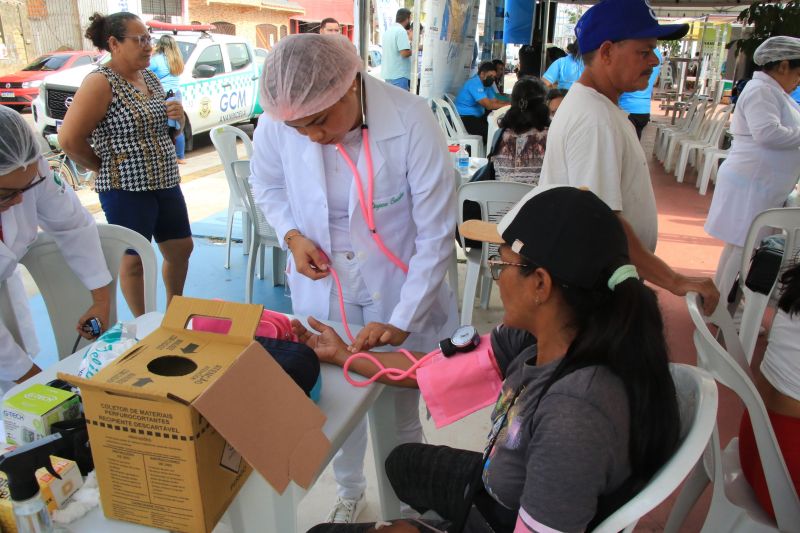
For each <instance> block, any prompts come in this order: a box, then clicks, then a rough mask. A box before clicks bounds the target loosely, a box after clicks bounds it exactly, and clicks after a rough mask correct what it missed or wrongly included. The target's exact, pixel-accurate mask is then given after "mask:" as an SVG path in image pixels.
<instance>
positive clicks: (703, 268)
mask: <svg viewBox="0 0 800 533" xmlns="http://www.w3.org/2000/svg"><path fill="white" fill-rule="evenodd" d="M654 107H656V106H655V105H654ZM654 118H655V119H656V120H661V119H662V118H661V117H659V116H656V115H655V113H654ZM245 129H246V130H247V131H248V133H252V127H249V126H247V127H245ZM652 143H653V128H652V127H649V128H648V129H647V130H646V131H645V135H644V139H643V145H644V147H645V151H646V153H647V154H648V157H649V154H650V153H651V151H652ZM195 146H196V147H197V148H196V150H195V151H194V152H192V153H191V154H190V156H189V162H188V164H187V165H183V166H181V175H182V176H183V186H182V187H183V192H184V195H185V196H186V199H187V204H188V206H189V213H190V218H191V220H192V222H193V225H195V227H202V228H204V231H203V233H214V231H212V230H208V229H207V228H208V224H212V225H213V224H218V223H219V220H220V218H221V217H220V216H219V215H217V216H213V215H215V214H219V213H220V212H221V211H224V210H225V209H227V203H228V187H227V183H226V180H225V177H224V174H223V172H222V167H221V166H220V164H219V159H218V157H217V155H216V153H215V152H214V150H213V147H212V146H211V143H210V141H209V140H208V137H207V135H203V136H200V137H198V139H197V140H196V145H195ZM650 170H651V175H652V180H653V185H654V188H655V192H656V201H657V206H658V211H659V217H658V218H659V244H658V249H657V254H658V255H659V256H660V257H661V258H663V259H664V260H665V261H666V262H667V263H668V264H670V265H671V266H672V267H673V268H675V269H676V270H678V271H680V272H683V273H686V274H691V275H703V276H713V273H714V271H715V269H716V263H717V259H718V256H719V252H720V250H721V247H722V244H721V243H720V242H719V241H716V240H715V239H712V238H710V237H709V236H708V235H706V234H705V232H704V231H703V223H704V221H705V218H706V214H707V212H708V207H709V204H710V199H711V194H713V188H711V189H710V191H709V195H707V196H705V197H701V196H699V194H698V193H697V190H696V189H695V188H694V175H693V174H691V173H689V174H688V175H687V179H686V182H685V183H683V184H678V183H676V182H675V180H674V178H673V177H672V176H671V175H667V174H666V173H665V172H664V170H663V168H662V167H661V165H660V164H659V163H658V162H657V161H655V160H651V161H650ZM80 195H81V199H82V202H83V203H84V205H86V206H87V208H88V209H90V211H92V212H94V213H95V217H96V218H97V219H98V221H103V215H102V211H100V209H99V204H98V202H97V197H96V195H95V194H94V193H92V192H91V191H81V192H80ZM201 221H202V224H195V223H200V222H201ZM206 237H207V235H205V236H196V237H195V243H196V248H195V254H194V255H193V257H192V261H191V264H190V271H189V280H188V281H187V286H186V294H187V295H189V296H200V297H220V298H226V299H235V300H238V301H242V300H243V296H242V295H243V291H244V276H243V271H244V266H245V262H244V261H245V258H244V256H243V255H242V245H241V244H238V243H237V244H234V245H233V251H232V261H233V264H232V268H231V270H229V271H226V270H225V269H224V268H223V256H224V246H222V245H221V244H220V243H219V239H208V238H206ZM464 268H465V267H464V264H463V263H461V264H460V265H459V272H460V276H461V277H460V283H462V284H463V276H464ZM209 279H215V280H221V283H214V284H213V286H209V285H212V284H209V283H208V280H209ZM267 279H268V277H267ZM32 292H34V291H32ZM160 292H162V293H163V288H162V289H160ZM498 292H499V291H497V290H495V291H493V294H492V300H491V303H490V306H489V309H488V310H482V309H480V308H479V307H478V308H476V310H475V313H474V315H473V316H474V323H475V325H476V326H477V327H478V329H479V330H480V331H481V332H486V331H489V330H490V329H491V327H493V326H494V325H495V324H497V323H499V322H500V321H501V320H502V310H501V305H500V302H499V299H498V294H497V293H498ZM658 292H659V298H660V303H661V306H662V310H663V313H664V316H665V324H666V329H667V336H668V342H669V346H670V351H671V357H672V359H673V360H674V361H677V362H684V363H692V364H694V362H695V352H694V348H693V345H692V342H691V332H692V329H691V324H690V321H689V317H688V314H687V312H686V309H685V306H684V303H683V299H682V298H679V297H676V296H673V295H671V294H665V293H664V291H658ZM459 293H461V290H459ZM160 297H161V298H163V294H161V295H160ZM32 298H33V300H32V302H33V303H34V305H39V306H40V307H39V308H38V309H39V310H38V311H36V310H35V312H34V314H35V316H36V321H37V322H38V323H40V325H41V329H40V331H46V329H47V327H48V324H47V318H46V315H43V314H42V313H41V309H42V308H41V303H40V299H39V303H38V304H37V303H36V296H35V295H34V296H33V297H32ZM254 301H256V302H259V303H264V304H265V305H266V306H268V307H272V308H276V309H280V310H287V302H288V299H287V298H286V297H285V295H284V294H283V289H282V288H281V287H276V288H273V287H272V286H271V284H270V283H269V282H268V281H258V282H256V284H255V297H254ZM159 309H163V301H162V302H161V304H160V306H159ZM120 316H122V317H124V316H125V315H124V314H123V313H122V312H121V315H120ZM45 344H46V343H45V342H43V345H45ZM51 357H53V355H52V354H51V355H47V354H43V355H42V356H41V358H40V359H37V361H39V362H42V363H44V364H46V362H47V361H49V360H51V359H50V358H51ZM53 360H54V359H53ZM720 400H721V401H720V433H721V436H722V438H723V442H724V443H727V440H728V439H729V438H730V437H731V436H732V435H734V434H735V432H736V430H737V429H738V422H739V418H740V416H741V406H740V405H739V404H738V401H737V400H735V398H733V395H732V394H730V393H729V391H726V390H723V391H721V399H720ZM420 415H421V417H422V419H423V420H424V426H425V433H426V436H427V438H428V440H429V442H432V443H437V444H447V445H449V446H454V447H461V448H468V449H474V450H478V449H482V447H483V445H484V440H485V436H486V434H487V433H488V429H489V426H488V412H487V410H484V411H481V412H479V413H476V414H473V415H472V416H470V417H468V418H466V419H465V420H462V421H460V422H458V423H456V424H453V425H452V426H450V427H447V428H444V429H442V430H436V429H435V428H434V426H433V424H431V423H430V422H429V421H427V420H426V417H425V415H426V413H425V410H424V407H422V408H421V409H420ZM366 475H367V479H368V488H367V494H366V498H367V507H366V509H365V511H364V512H363V514H362V515H361V517H360V520H362V521H370V520H376V519H378V513H379V508H378V503H377V490H376V487H375V481H374V480H375V468H374V464H373V461H372V459H371V451H370V450H368V451H367V461H366ZM709 493H710V491H706V494H705V495H704V497H703V498H702V499H701V501H700V504H699V505H698V506H696V507H697V508H696V509H695V510H694V512H693V513H692V514H691V515H690V518H689V521H688V522H687V524H686V525H685V528H684V530H685V531H698V530H699V529H700V526H701V525H702V520H703V518H704V516H705V511H706V509H707V505H708V499H709ZM334 500H335V483H334V481H333V477H332V472H331V468H328V469H327V470H326V471H325V472H324V473H323V474H322V476H321V477H320V479H319V481H318V482H317V484H316V485H315V486H314V487H313V488H312V490H311V491H310V492H309V493H308V495H307V496H306V498H305V499H304V500H303V502H302V503H301V506H300V512H299V515H298V519H299V525H300V530H301V531H305V530H306V529H307V528H309V527H311V526H313V525H314V524H316V523H318V522H321V521H322V520H324V519H325V517H326V515H327V513H328V511H329V508H330V506H331V505H332V503H333V502H334ZM670 505H671V500H670V501H669V502H667V503H665V504H663V505H661V506H660V507H658V508H657V509H656V510H654V511H653V512H652V513H650V514H649V515H648V516H647V517H645V518H644V519H643V520H642V521H641V522H640V525H639V527H638V528H637V531H660V530H661V529H663V525H664V523H665V521H666V517H667V515H668V513H669V507H670Z"/></svg>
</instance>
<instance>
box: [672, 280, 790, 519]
mask: <svg viewBox="0 0 800 533" xmlns="http://www.w3.org/2000/svg"><path fill="white" fill-rule="evenodd" d="M686 305H687V307H688V309H689V316H690V317H691V318H692V322H694V326H695V328H696V330H695V332H694V344H695V347H696V348H697V362H698V365H700V366H701V367H702V368H704V369H706V370H708V371H709V372H710V373H711V374H712V375H713V376H714V379H715V380H717V381H718V382H720V383H721V384H722V385H724V386H726V387H728V388H729V389H731V390H732V391H733V392H734V393H735V394H736V395H737V396H738V397H739V399H741V400H742V402H743V403H744V406H745V408H746V409H747V413H748V415H749V416H750V422H751V423H752V426H753V434H754V436H755V440H756V446H757V448H758V454H759V457H760V460H761V464H762V466H763V468H764V473H765V476H766V481H767V488H768V490H769V494H770V499H771V500H772V504H773V507H774V509H775V517H776V520H772V519H771V518H770V517H769V516H768V515H767V514H766V512H765V511H764V510H763V509H762V508H761V506H760V505H759V503H758V501H757V500H756V497H755V493H754V492H753V489H752V488H751V487H750V485H749V484H748V483H747V480H746V479H745V477H744V474H743V473H742V469H741V464H740V462H739V439H738V438H733V439H731V441H730V443H729V444H728V446H727V447H726V448H725V450H722V449H721V446H720V442H719V433H718V431H717V430H716V428H715V429H714V433H713V435H712V438H711V443H710V444H709V447H708V450H707V453H706V454H705V459H706V460H705V461H700V462H698V464H697V466H696V467H695V469H694V472H693V473H692V476H691V477H690V478H689V480H688V481H687V482H686V485H685V486H684V488H683V490H682V491H681V493H680V495H679V496H678V499H677V500H676V502H675V505H674V506H673V508H672V512H671V513H670V516H669V519H668V520H667V524H666V527H665V532H667V533H672V532H677V531H680V530H681V526H682V525H683V521H684V519H685V518H686V515H687V514H688V513H689V511H690V510H691V508H692V507H693V506H694V504H695V502H696V501H697V499H698V498H699V496H700V495H701V494H702V492H703V490H704V489H705V487H706V485H707V484H708V481H709V479H710V478H711V479H713V482H714V487H713V493H712V497H711V507H710V508H709V511H708V515H707V516H706V520H705V523H704V524H703V529H702V531H703V532H709V533H715V532H717V531H725V532H729V531H741V532H748V533H750V532H761V531H764V532H767V531H770V532H772V531H788V532H792V531H793V532H798V531H800V500H798V497H797V492H796V491H795V488H794V484H793V482H792V479H791V477H790V476H789V472H788V470H787V468H786V462H785V461H784V459H783V455H782V454H781V450H780V447H779V446H778V442H777V440H776V438H775V432H774V431H773V429H772V424H771V423H770V420H769V416H768V414H767V410H766V407H765V406H764V402H763V400H762V399H761V396H760V395H759V393H758V390H757V389H756V387H755V385H754V384H753V380H752V374H751V372H750V366H749V364H748V361H747V360H746V359H745V356H744V352H743V350H742V346H741V344H740V343H739V339H738V337H737V335H736V329H735V327H734V325H733V320H732V319H731V316H730V314H729V313H728V311H727V309H726V307H725V305H724V303H720V305H718V306H717V309H716V310H715V311H714V313H713V314H712V315H711V317H704V316H703V311H702V304H701V302H700V297H699V296H698V295H697V294H696V293H693V292H690V293H689V294H687V295H686ZM706 321H709V322H711V323H712V324H715V325H716V326H718V327H719V328H720V329H721V332H722V336H723V339H724V341H725V344H726V348H727V349H724V348H723V347H722V346H721V345H720V344H719V342H717V340H716V339H715V338H714V334H713V333H712V332H711V331H710V330H709V328H708V325H707V324H706Z"/></svg>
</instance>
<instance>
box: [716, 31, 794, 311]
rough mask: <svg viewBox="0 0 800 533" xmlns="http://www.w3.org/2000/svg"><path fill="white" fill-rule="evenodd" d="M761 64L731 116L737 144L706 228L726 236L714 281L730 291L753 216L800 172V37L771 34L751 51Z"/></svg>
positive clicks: (776, 201)
mask: <svg viewBox="0 0 800 533" xmlns="http://www.w3.org/2000/svg"><path fill="white" fill-rule="evenodd" d="M753 60H754V61H755V63H756V65H759V66H761V68H762V70H761V71H760V72H756V73H754V74H753V79H752V80H750V82H749V83H748V84H747V86H746V87H745V88H744V91H742V94H741V96H739V100H738V102H737V103H736V112H735V113H734V114H733V120H732V122H731V132H732V133H733V144H732V145H731V150H730V153H729V154H728V158H727V159H726V160H725V161H724V162H723V163H722V165H721V166H720V168H719V172H718V174H717V184H716V188H715V190H714V198H713V199H712V200H711V207H710V209H709V212H708V219H707V220H706V224H705V230H706V232H707V233H708V234H709V235H711V236H712V237H716V238H717V239H720V240H722V241H725V248H723V250H722V254H721V255H720V259H719V264H718V265H717V274H716V278H715V280H714V281H715V282H716V284H717V287H718V288H719V290H720V293H721V294H722V295H724V296H725V295H727V294H728V293H729V292H730V290H731V288H732V287H733V284H734V281H735V279H736V275H737V274H738V273H739V270H740V267H741V264H742V254H743V253H744V249H743V247H744V241H745V239H746V238H747V232H748V230H749V229H750V224H751V223H752V222H753V219H754V218H755V217H756V216H757V215H758V214H759V213H761V212H762V211H765V210H767V209H771V208H775V207H781V206H783V204H784V202H785V201H786V198H787V196H788V195H789V193H790V192H791V191H792V189H793V188H794V186H795V184H796V183H797V179H798V177H799V176H800V105H798V104H797V102H795V101H794V100H792V97H791V96H790V94H791V92H792V91H794V89H795V88H796V87H797V85H798V83H800V39H798V38H796V37H784V36H780V37H771V38H769V39H767V40H766V41H764V42H763V43H762V44H761V45H760V46H759V47H758V48H757V49H756V51H755V54H753Z"/></svg>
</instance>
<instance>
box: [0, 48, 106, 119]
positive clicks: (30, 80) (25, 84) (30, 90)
mask: <svg viewBox="0 0 800 533" xmlns="http://www.w3.org/2000/svg"><path fill="white" fill-rule="evenodd" d="M99 56H100V53H99V52H97V51H94V52H88V51H74V50H70V51H67V52H52V53H49V54H45V55H43V56H41V57H39V58H38V59H36V61H34V62H33V63H31V64H30V65H28V66H27V67H25V68H24V69H22V70H20V71H19V72H15V73H14V74H6V75H5V76H0V104H2V105H7V106H11V107H14V108H16V109H17V110H19V111H22V110H23V109H24V108H26V107H29V106H30V105H31V102H32V101H33V99H34V98H36V95H37V94H39V86H40V85H41V84H42V80H44V79H45V78H46V77H47V76H49V75H50V74H52V73H53V72H56V71H59V70H64V69H68V68H71V67H79V66H81V65H88V64H90V63H92V62H94V61H95V60H96V59H97V58H98V57H99Z"/></svg>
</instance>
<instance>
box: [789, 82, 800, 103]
mask: <svg viewBox="0 0 800 533" xmlns="http://www.w3.org/2000/svg"><path fill="white" fill-rule="evenodd" d="M791 96H792V98H793V99H794V101H795V102H797V103H798V104H800V85H798V86H797V87H796V88H795V90H794V92H792V95H791Z"/></svg>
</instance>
